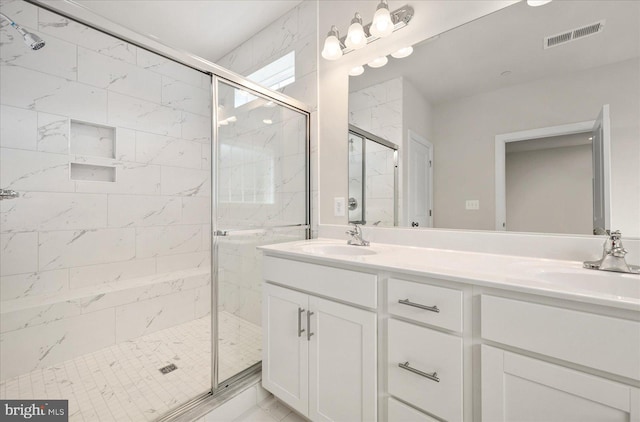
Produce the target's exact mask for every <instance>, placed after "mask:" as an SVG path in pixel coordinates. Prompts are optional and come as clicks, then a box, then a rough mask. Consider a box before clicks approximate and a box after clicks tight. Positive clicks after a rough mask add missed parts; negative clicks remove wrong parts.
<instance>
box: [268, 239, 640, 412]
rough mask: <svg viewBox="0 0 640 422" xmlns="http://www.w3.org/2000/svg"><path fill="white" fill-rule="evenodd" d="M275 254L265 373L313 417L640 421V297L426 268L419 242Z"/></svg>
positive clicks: (292, 403) (270, 277) (271, 258)
mask: <svg viewBox="0 0 640 422" xmlns="http://www.w3.org/2000/svg"><path fill="white" fill-rule="evenodd" d="M281 248H282V246H281ZM381 250H382V251H383V252H384V249H381ZM431 252H433V251H431ZM406 253H407V254H411V253H415V251H413V250H407V251H406ZM274 254H275V256H273V255H268V254H267V256H265V259H264V279H265V283H264V301H263V362H262V365H263V385H264V387H265V388H266V389H267V390H269V391H271V392H273V393H274V394H275V395H276V396H277V397H278V398H280V399H281V400H282V401H284V402H285V403H287V404H288V405H289V406H291V407H293V408H294V409H296V410H297V411H298V412H300V413H301V414H303V415H305V416H307V417H309V418H310V419H311V420H312V421H337V422H342V421H347V422H352V421H380V422H432V421H436V420H437V421H447V422H512V421H531V422H555V421H557V422H573V421H575V422H578V421H579V422H583V421H584V422H589V421H593V422H617V421H628V422H640V312H638V310H637V309H636V308H635V307H630V306H627V305H626V304H625V303H623V302H620V303H618V302H615V301H613V302H610V301H607V302H604V303H597V302H596V303H589V301H588V300H586V301H585V297H584V293H583V292H582V291H581V290H577V291H576V292H575V293H574V292H569V293H566V292H562V291H559V292H555V291H553V290H552V289H550V287H549V285H548V284H545V285H544V286H543V287H542V288H540V289H538V290H536V289H532V288H530V287H529V286H527V285H526V284H525V283H523V284H520V283H518V282H515V281H514V280H516V281H517V280H518V279H516V278H514V279H512V278H508V277H505V278H499V277H497V278H496V280H494V279H493V278H491V277H489V279H488V280H487V279H486V278H485V279H483V278H482V274H479V275H478V278H477V279H475V278H472V277H471V274H473V272H472V271H471V270H469V273H468V274H467V275H465V278H461V277H460V276H458V275H457V273H456V274H453V275H451V274H446V273H443V274H441V273H435V272H432V273H426V272H423V270H422V267H421V266H418V265H416V267H414V268H412V267H411V262H413V261H417V260H418V259H419V257H418V256H413V258H411V262H409V263H408V264H407V265H406V266H402V267H401V266H399V265H398V262H397V260H398V259H399V258H398V256H400V255H401V254H390V256H392V258H389V259H390V264H389V266H388V267H386V266H385V265H383V264H381V262H382V263H384V259H383V257H381V258H380V260H379V261H377V262H376V264H375V265H374V264H373V263H372V264H371V265H367V264H365V263H363V262H361V261H359V260H357V258H353V259H352V261H349V258H345V259H344V262H342V261H340V260H337V259H335V258H333V259H330V260H327V259H323V258H322V257H315V256H300V255H293V256H292V257H288V256H287V255H284V257H283V256H282V255H278V254H277V251H276V252H274ZM381 255H382V252H381ZM409 256H411V255H409ZM472 258H473V259H474V260H475V259H476V258H477V257H475V256H474V257H472ZM474 260H472V261H470V262H472V263H473V262H475V261H474ZM525 281H526V280H525ZM638 281H640V280H638Z"/></svg>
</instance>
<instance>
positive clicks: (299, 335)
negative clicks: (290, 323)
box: [298, 308, 304, 337]
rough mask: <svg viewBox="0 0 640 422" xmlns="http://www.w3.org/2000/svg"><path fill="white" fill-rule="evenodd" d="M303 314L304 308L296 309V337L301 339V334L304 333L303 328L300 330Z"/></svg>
mask: <svg viewBox="0 0 640 422" xmlns="http://www.w3.org/2000/svg"><path fill="white" fill-rule="evenodd" d="M303 313H304V308H298V337H302V333H304V328H302V314H303Z"/></svg>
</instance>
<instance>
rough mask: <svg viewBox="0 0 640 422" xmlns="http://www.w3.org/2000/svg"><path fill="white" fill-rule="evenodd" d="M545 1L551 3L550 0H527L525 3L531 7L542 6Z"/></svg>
mask: <svg viewBox="0 0 640 422" xmlns="http://www.w3.org/2000/svg"><path fill="white" fill-rule="evenodd" d="M547 3H551V0H527V4H528V5H529V6H532V7H538V6H544V5H545V4H547Z"/></svg>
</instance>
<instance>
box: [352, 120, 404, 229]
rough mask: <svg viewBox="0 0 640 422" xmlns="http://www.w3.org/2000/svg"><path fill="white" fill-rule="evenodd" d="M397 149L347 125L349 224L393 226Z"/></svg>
mask: <svg viewBox="0 0 640 422" xmlns="http://www.w3.org/2000/svg"><path fill="white" fill-rule="evenodd" d="M397 160H398V147H397V145H395V144H394V143H392V142H389V141H387V140H386V139H382V138H380V137H378V136H376V135H373V134H371V133H369V132H367V131H364V130H362V129H360V128H358V127H356V126H353V125H349V222H350V223H357V224H368V225H372V226H377V225H381V226H394V225H397V202H398V198H397V197H398V193H397V192H398V187H397V180H398V176H397V172H398V167H397Z"/></svg>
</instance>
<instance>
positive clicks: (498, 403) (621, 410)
mask: <svg viewBox="0 0 640 422" xmlns="http://www.w3.org/2000/svg"><path fill="white" fill-rule="evenodd" d="M481 355H482V356H481V361H482V364H481V371H482V376H481V384H482V385H481V404H482V420H483V421H487V422H498V421H504V422H507V421H531V422H534V421H539V422H590V421H592V422H617V421H620V422H622V421H625V422H626V421H629V420H631V421H637V420H639V418H640V390H639V389H637V388H634V387H631V386H628V385H624V384H620V383H617V382H613V381H609V380H606V379H603V378H600V377H596V376H593V375H589V374H585V373H582V372H579V371H574V370H572V369H568V368H564V367H562V366H558V365H553V364H550V363H547V362H543V361H539V360H537V359H532V358H529V357H525V356H521V355H517V354H515V353H510V352H505V351H503V350H500V349H496V348H494V347H491V346H486V345H482V347H481Z"/></svg>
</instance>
